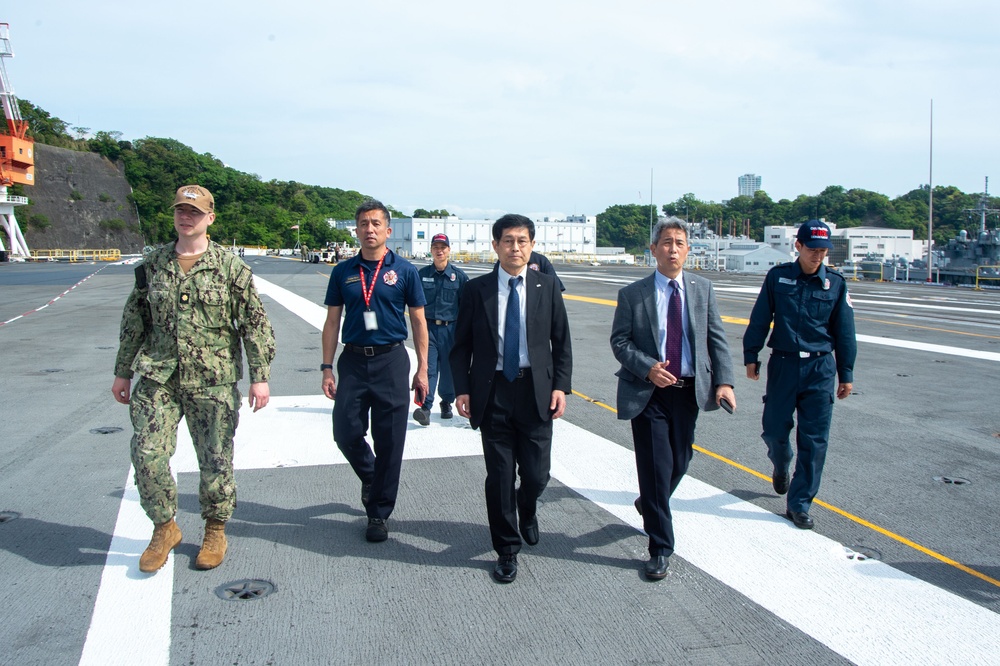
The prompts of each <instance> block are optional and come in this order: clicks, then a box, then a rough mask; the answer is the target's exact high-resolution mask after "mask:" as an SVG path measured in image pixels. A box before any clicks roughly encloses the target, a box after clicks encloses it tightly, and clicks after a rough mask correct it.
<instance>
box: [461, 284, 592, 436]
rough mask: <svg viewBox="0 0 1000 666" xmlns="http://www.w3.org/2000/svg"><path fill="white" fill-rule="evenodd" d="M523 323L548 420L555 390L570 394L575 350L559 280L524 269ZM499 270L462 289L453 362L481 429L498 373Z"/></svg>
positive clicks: (540, 402)
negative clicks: (572, 345)
mask: <svg viewBox="0 0 1000 666" xmlns="http://www.w3.org/2000/svg"><path fill="white" fill-rule="evenodd" d="M524 288H525V290H526V293H525V301H526V305H525V322H526V326H527V331H526V335H527V338H528V360H529V362H530V364H531V378H532V383H533V384H534V388H535V402H536V403H537V406H538V415H539V416H540V417H541V418H542V420H543V421H547V420H549V418H550V417H551V415H550V414H549V402H550V400H551V399H552V391H555V390H560V391H563V392H564V393H566V395H569V393H570V390H571V388H570V376H571V375H572V372H573V352H572V349H571V345H570V337H569V320H568V319H567V317H566V306H565V305H564V303H563V299H562V293H561V292H560V290H559V283H558V281H557V280H555V279H554V278H552V277H551V276H549V275H545V274H543V273H540V272H538V271H532V270H529V271H525V280H524ZM498 303H499V290H498V285H497V271H496V269H494V270H493V271H491V272H489V273H487V274H486V275H481V276H479V277H477V278H475V279H473V280H470V281H469V283H468V284H466V285H465V290H464V291H463V292H462V300H461V302H460V303H459V307H458V323H457V324H456V325H455V345H454V347H452V350H451V356H450V359H449V360H450V362H451V372H452V378H453V379H454V382H455V394H456V395H463V394H467V395H468V396H469V403H470V405H469V411H470V412H471V413H472V418H471V419H470V421H471V424H472V427H473V428H478V427H479V424H480V423H481V422H482V420H483V414H484V412H485V411H486V404H487V402H488V401H489V399H490V389H491V388H492V386H493V379H494V377H495V376H496V367H497V360H498V359H499V357H500V354H499V352H498V348H499V344H500V334H499V331H498V323H497V322H498V320H499V309H498V308H499V305H498Z"/></svg>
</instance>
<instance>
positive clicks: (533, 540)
mask: <svg viewBox="0 0 1000 666" xmlns="http://www.w3.org/2000/svg"><path fill="white" fill-rule="evenodd" d="M520 528H521V538H522V539H524V543H526V544H528V545H529V546H534V545H535V544H537V543H538V516H534V517H532V519H531V520H525V521H522V522H521V524H520Z"/></svg>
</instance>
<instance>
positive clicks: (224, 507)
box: [129, 374, 241, 524]
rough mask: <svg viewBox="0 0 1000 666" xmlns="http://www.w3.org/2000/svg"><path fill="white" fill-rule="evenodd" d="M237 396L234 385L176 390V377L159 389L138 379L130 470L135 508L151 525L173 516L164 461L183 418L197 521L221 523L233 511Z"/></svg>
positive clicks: (173, 489)
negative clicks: (194, 464)
mask: <svg viewBox="0 0 1000 666" xmlns="http://www.w3.org/2000/svg"><path fill="white" fill-rule="evenodd" d="M240 399H241V396H240V392H239V390H238V389H237V388H236V385H235V384H223V385H221V386H204V387H196V388H191V389H180V388H178V386H177V375H176V374H175V375H174V376H173V377H171V378H170V379H168V380H167V383H165V384H159V383H157V382H155V381H152V380H150V379H148V378H145V377H140V379H139V381H138V382H137V383H136V385H135V390H134V391H133V393H132V399H131V401H130V403H129V415H130V416H131V418H132V427H133V428H134V430H135V432H134V434H133V435H132V446H131V455H132V465H133V467H134V468H135V485H136V487H137V488H138V490H139V502H140V504H141V505H142V508H143V510H144V511H145V512H146V515H147V516H149V518H150V520H152V521H153V523H155V524H160V523H163V522H166V521H168V520H170V519H171V518H173V517H174V515H175V514H176V513H177V483H176V482H175V481H174V477H173V475H172V474H171V472H170V458H171V457H172V456H173V455H174V451H176V450H177V426H178V424H179V423H180V420H181V417H182V416H185V417H187V425H188V431H189V432H190V433H191V440H192V441H193V442H194V449H195V453H196V454H197V456H198V467H199V469H200V470H201V482H200V484H199V486H198V499H199V501H200V503H201V517H202V518H204V519H206V520H207V519H209V518H214V519H216V520H222V521H227V520H229V518H230V517H231V516H232V515H233V509H235V508H236V480H235V478H234V475H233V435H235V434H236V426H237V424H238V423H239V407H240Z"/></svg>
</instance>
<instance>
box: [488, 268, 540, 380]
mask: <svg viewBox="0 0 1000 666" xmlns="http://www.w3.org/2000/svg"><path fill="white" fill-rule="evenodd" d="M518 275H520V276H521V282H520V283H519V284H518V285H517V290H516V291H517V297H518V299H519V300H520V302H521V327H520V333H521V335H520V340H519V341H518V344H517V351H518V354H519V356H520V360H519V361H518V365H517V367H519V368H527V367H530V365H531V364H530V363H529V362H528V329H527V326H526V322H525V319H524V313H525V311H526V310H527V309H528V308H527V290H526V289H525V280H526V279H527V276H528V267H527V266H523V267H522V268H521V272H520V273H518ZM512 277H517V275H511V274H510V273H508V272H507V271H505V270H504V269H503V268H502V267H501V266H497V290H498V293H499V298H498V299H497V307H498V308H499V310H500V311H499V312H498V313H497V326H498V328H499V337H498V339H499V348H498V349H497V367H496V369H497V370H498V371H499V370H503V342H504V340H503V332H504V326H505V325H506V323H507V294H509V293H510V279H511V278H512Z"/></svg>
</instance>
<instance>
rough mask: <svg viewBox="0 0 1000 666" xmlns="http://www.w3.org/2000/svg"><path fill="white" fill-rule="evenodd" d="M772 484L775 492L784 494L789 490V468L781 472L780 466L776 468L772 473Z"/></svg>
mask: <svg viewBox="0 0 1000 666" xmlns="http://www.w3.org/2000/svg"><path fill="white" fill-rule="evenodd" d="M771 485H772V486H774V492H776V493H778V494H779V495H784V494H785V493H787V492H788V470H787V469H786V470H785V471H783V472H779V471H778V468H777V467H775V468H774V472H772V473H771Z"/></svg>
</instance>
